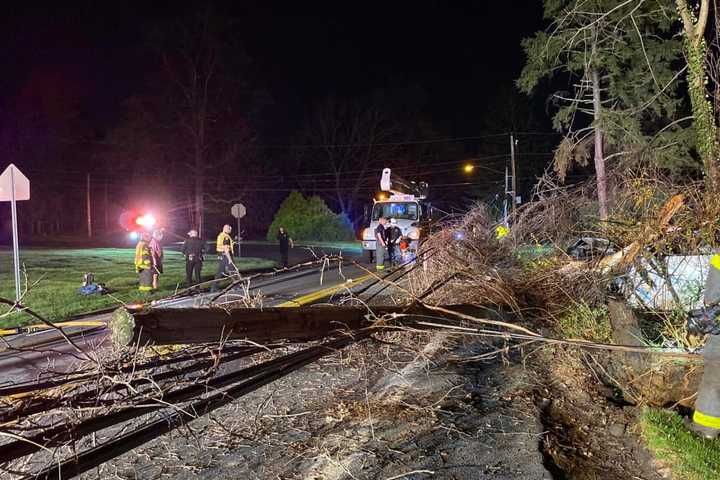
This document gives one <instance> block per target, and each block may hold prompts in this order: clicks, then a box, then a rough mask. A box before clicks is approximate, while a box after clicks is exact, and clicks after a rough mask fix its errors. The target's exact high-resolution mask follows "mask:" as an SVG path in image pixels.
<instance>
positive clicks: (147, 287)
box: [138, 268, 153, 292]
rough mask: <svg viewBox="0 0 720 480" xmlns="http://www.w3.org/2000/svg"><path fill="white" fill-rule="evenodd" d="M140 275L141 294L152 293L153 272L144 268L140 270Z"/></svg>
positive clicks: (139, 288)
mask: <svg viewBox="0 0 720 480" xmlns="http://www.w3.org/2000/svg"><path fill="white" fill-rule="evenodd" d="M138 274H139V276H140V286H139V287H138V290H140V291H141V292H150V291H152V289H153V288H152V281H153V270H152V269H151V268H144V269H142V270H140V271H139V272H138Z"/></svg>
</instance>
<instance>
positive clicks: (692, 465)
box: [640, 408, 720, 480]
mask: <svg viewBox="0 0 720 480" xmlns="http://www.w3.org/2000/svg"><path fill="white" fill-rule="evenodd" d="M640 427H641V428H642V436H643V438H644V439H645V443H646V444H647V446H648V447H649V448H650V450H652V452H653V453H654V454H655V456H656V457H657V458H658V459H660V460H662V461H663V462H664V463H665V465H667V466H668V467H670V470H672V473H673V478H675V479H677V480H705V479H711V478H720V440H707V439H704V438H700V437H698V436H696V435H694V434H693V433H691V432H689V431H688V429H687V428H685V425H683V421H682V419H681V418H680V416H678V415H677V414H676V413H675V412H673V411H670V410H660V409H651V408H649V409H647V410H645V412H644V413H643V416H642V418H641V419H640Z"/></svg>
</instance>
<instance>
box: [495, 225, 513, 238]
mask: <svg viewBox="0 0 720 480" xmlns="http://www.w3.org/2000/svg"><path fill="white" fill-rule="evenodd" d="M508 233H510V229H509V228H507V227H506V226H505V225H498V226H497V227H496V228H495V237H496V238H497V239H498V240H500V239H501V238H503V237H504V236H506V235H507V234H508Z"/></svg>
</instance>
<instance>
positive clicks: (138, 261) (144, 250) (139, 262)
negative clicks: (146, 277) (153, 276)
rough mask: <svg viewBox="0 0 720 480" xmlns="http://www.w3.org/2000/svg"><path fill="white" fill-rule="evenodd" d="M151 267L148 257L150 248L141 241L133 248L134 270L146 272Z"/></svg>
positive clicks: (150, 258)
mask: <svg viewBox="0 0 720 480" xmlns="http://www.w3.org/2000/svg"><path fill="white" fill-rule="evenodd" d="M151 266H152V257H151V255H150V247H149V246H148V244H147V242H145V241H143V240H141V241H139V242H138V244H137V246H136V247H135V268H136V269H137V270H147V269H149V268H150V267H151Z"/></svg>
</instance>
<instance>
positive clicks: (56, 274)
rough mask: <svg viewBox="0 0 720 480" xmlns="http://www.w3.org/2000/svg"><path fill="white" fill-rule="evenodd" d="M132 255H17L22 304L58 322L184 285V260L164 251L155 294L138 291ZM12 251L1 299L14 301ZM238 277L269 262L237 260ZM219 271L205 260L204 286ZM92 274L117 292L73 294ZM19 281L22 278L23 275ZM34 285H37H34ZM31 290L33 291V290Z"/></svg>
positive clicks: (20, 321)
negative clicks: (23, 291)
mask: <svg viewBox="0 0 720 480" xmlns="http://www.w3.org/2000/svg"><path fill="white" fill-rule="evenodd" d="M134 255H135V252H134V249H129V248H89V249H24V250H22V251H21V253H20V261H21V268H23V266H24V268H25V272H26V273H27V280H28V284H29V285H32V287H31V288H30V291H29V292H28V294H27V295H26V296H25V298H24V299H23V303H24V304H25V305H27V306H28V307H29V308H31V309H33V310H35V311H36V312H37V313H39V314H40V315H43V316H44V317H45V318H47V319H48V320H53V321H57V320H61V319H64V318H67V317H68V316H70V315H74V314H78V313H84V312H88V311H92V310H97V309H100V308H105V307H109V306H112V305H117V304H118V300H119V301H121V302H124V303H136V302H139V301H147V300H149V299H153V298H159V297H163V296H167V295H170V294H172V293H174V292H175V289H176V287H177V285H178V283H181V282H184V280H185V260H184V258H183V256H182V255H181V254H180V253H179V252H174V251H167V250H166V251H165V265H164V269H165V274H164V275H161V277H160V285H159V287H160V288H159V289H158V291H157V292H155V293H153V294H152V295H149V294H143V293H140V292H139V291H138V290H137V283H138V276H137V274H136V273H135V270H134V267H133V261H134ZM12 263H13V260H12V251H9V250H0V297H3V298H6V299H9V300H14V299H15V286H14V285H15V282H14V276H13V268H12ZM236 264H237V266H238V268H239V269H240V270H241V271H248V270H256V269H262V268H270V267H273V266H274V265H275V262H274V261H272V260H266V259H261V258H242V259H239V260H238V259H236ZM216 271H217V259H216V258H215V256H214V255H208V257H207V259H206V261H205V264H204V266H203V280H210V279H211V278H212V277H213V276H214V274H215V272H216ZM88 272H90V273H92V274H93V275H94V276H95V281H96V282H98V283H104V284H105V285H106V286H107V287H109V288H111V289H113V290H116V292H115V293H113V294H112V297H115V299H113V298H112V297H111V296H108V295H90V296H81V295H78V294H77V289H78V288H79V287H80V285H81V283H82V277H83V275H84V274H85V273H88ZM21 276H22V272H21ZM36 282H37V284H35V283H36ZM34 284H35V285H34ZM28 323H36V321H35V320H33V319H32V318H31V317H30V316H28V315H27V314H21V313H15V314H12V315H10V316H8V317H5V318H0V326H15V325H25V324H28Z"/></svg>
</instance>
